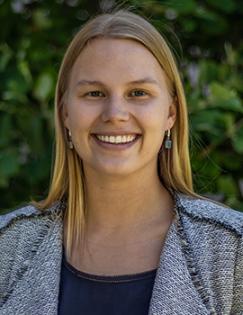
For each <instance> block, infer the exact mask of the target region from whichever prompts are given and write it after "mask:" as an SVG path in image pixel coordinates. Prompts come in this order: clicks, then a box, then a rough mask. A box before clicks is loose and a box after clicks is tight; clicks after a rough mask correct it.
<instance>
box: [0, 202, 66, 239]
mask: <svg viewBox="0 0 243 315" xmlns="http://www.w3.org/2000/svg"><path fill="white" fill-rule="evenodd" d="M64 209H65V204H64V203H63V202H61V201H56V202H54V203H53V204H52V205H51V206H49V207H47V208H46V209H38V208H37V207H35V206H33V205H31V204H27V205H24V206H22V207H19V208H17V209H14V210H12V211H10V212H8V213H6V214H0V232H1V233H2V232H3V231H5V230H8V228H10V227H16V225H17V226H19V225H22V223H23V221H24V222H25V223H26V222H27V221H31V219H33V218H34V219H37V221H38V222H39V223H41V222H42V221H43V219H44V220H45V219H48V218H50V219H55V218H57V217H60V215H61V216H62V212H63V210H64ZM1 233H0V234H1Z"/></svg>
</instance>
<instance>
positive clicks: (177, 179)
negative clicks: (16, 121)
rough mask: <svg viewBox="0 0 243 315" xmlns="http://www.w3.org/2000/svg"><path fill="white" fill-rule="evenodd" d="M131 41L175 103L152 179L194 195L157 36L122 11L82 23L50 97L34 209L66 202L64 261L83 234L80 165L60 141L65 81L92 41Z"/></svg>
mask: <svg viewBox="0 0 243 315" xmlns="http://www.w3.org/2000/svg"><path fill="white" fill-rule="evenodd" d="M97 37H100V38H104V37H105V38H123V39H132V40H135V41H137V42H139V43H141V44H142V45H144V46H145V47H146V48H147V49H148V50H149V51H150V52H151V53H152V54H153V55H154V57H155V58H156V59H157V60H158V62H159V63H160V65H161V67H162V68H163V70H164V72H165V74H166V76H167V81H168V88H169V92H170V94H171V95H172V97H173V98H174V100H175V102H176V107H177V109H176V111H177V118H176V122H175V124H174V126H173V128H172V130H171V134H172V141H173V145H172V149H171V150H164V151H163V152H162V153H161V154H159V155H158V174H159V177H160V179H161V182H162V183H163V185H164V186H165V187H166V188H168V189H170V190H174V191H177V192H181V193H184V194H188V195H194V196H195V193H194V192H193V183H192V174H191V165H190V159H189V148H188V118H187V105H186V100H185V95H184V90H183V86H182V83H181V79H180V75H179V72H178V69H177V66H176V62H175V60H174V57H173V55H172V52H171V50H170V48H169V47H168V45H167V43H166V41H165V39H164V38H163V37H162V36H161V34H160V33H159V32H158V31H157V30H156V29H155V28H154V27H153V26H152V25H151V24H150V23H149V22H148V21H147V20H146V19H145V18H143V17H141V16H139V15H137V14H134V13H132V12H129V11H127V10H124V9H122V10H118V11H116V12H112V13H103V14H100V15H98V16H96V17H94V18H93V19H91V20H90V21H88V22H87V23H86V24H85V25H84V26H83V27H82V28H81V29H80V30H79V32H78V33H77V34H76V35H75V37H74V38H73V40H72V41H71V43H70V45H69V47H68V49H67V51H66V53H65V56H64V58H63V61H62V64H61V67H60V71H59V75H58V81H57V85H56V93H55V135H56V150H55V160H54V168H53V175H52V180H51V185H50V189H49V193H48V196H47V198H46V199H45V200H43V201H41V202H35V206H37V207H39V208H40V209H43V210H44V209H45V208H47V207H50V206H51V205H52V204H53V203H54V202H56V201H58V200H61V199H63V198H64V197H65V198H66V207H67V208H66V211H65V220H66V228H67V229H66V231H67V234H66V238H65V248H66V255H67V256H68V257H71V255H72V249H73V248H74V245H75V244H78V243H76V242H79V241H83V239H84V231H85V218H86V211H87V210H86V206H85V185H84V180H85V179H84V172H83V165H82V161H81V159H80V158H79V156H78V154H77V152H76V151H75V150H70V149H69V147H68V144H67V141H66V129H65V127H64V124H63V118H62V109H63V104H64V101H65V94H66V92H67V89H68V83H69V77H70V73H71V70H72V67H73V64H74V63H75V61H76V59H77V57H78V56H79V54H80V53H81V52H82V49H83V48H84V47H85V45H86V44H87V43H88V41H90V40H92V39H94V38H97Z"/></svg>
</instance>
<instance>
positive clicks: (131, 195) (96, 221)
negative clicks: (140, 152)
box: [85, 171, 173, 239]
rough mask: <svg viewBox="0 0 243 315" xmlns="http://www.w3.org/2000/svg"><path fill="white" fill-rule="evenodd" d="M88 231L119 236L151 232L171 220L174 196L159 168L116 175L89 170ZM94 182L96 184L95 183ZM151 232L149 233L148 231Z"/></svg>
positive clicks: (87, 189)
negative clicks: (163, 180)
mask: <svg viewBox="0 0 243 315" xmlns="http://www.w3.org/2000/svg"><path fill="white" fill-rule="evenodd" d="M85 178H86V196H87V234H88V235H89V234H90V235H93V236H94V235H96V236H97V238H95V237H94V239H100V236H101V235H103V236H104V237H105V238H106V237H108V235H110V236H111V235H112V237H115V238H116V239H124V237H125V238H126V236H127V237H128V234H129V237H130V236H131V234H132V235H135V234H136V235H140V237H141V235H142V234H141V233H146V232H149V231H150V230H151V229H153V228H154V227H156V226H158V224H160V226H161V224H165V225H168V222H170V221H171V220H172V215H173V212H172V208H173V200H172V197H171V196H170V194H169V192H168V191H167V190H166V189H165V188H164V186H163V185H162V184H161V182H160V180H159V178H158V175H157V173H156V171H155V172H154V174H151V171H150V172H147V173H146V172H141V173H140V174H138V173H136V174H130V175H129V178H125V177H124V178H122V179H121V178H119V179H115V178H114V176H112V177H106V178H104V177H103V176H100V174H99V176H98V175H96V174H90V173H89V174H88V176H85ZM94 183H95V184H94ZM147 234H148V233H147Z"/></svg>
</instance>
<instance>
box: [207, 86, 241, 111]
mask: <svg viewBox="0 0 243 315" xmlns="http://www.w3.org/2000/svg"><path fill="white" fill-rule="evenodd" d="M209 101H210V103H211V104H212V106H213V107H221V108H223V109H228V110H232V111H238V112H241V113H243V105H242V103H241V100H240V99H239V97H238V96H237V93H236V92H235V91H234V90H231V89H229V88H227V87H226V86H223V85H222V84H219V83H217V82H213V83H211V84H210V96H209Z"/></svg>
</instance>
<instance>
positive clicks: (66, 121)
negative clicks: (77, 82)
mask: <svg viewBox="0 0 243 315" xmlns="http://www.w3.org/2000/svg"><path fill="white" fill-rule="evenodd" d="M61 115H62V120H63V124H64V126H65V127H66V128H67V129H69V114H68V110H67V104H66V103H64V104H63V106H62V111H61Z"/></svg>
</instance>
